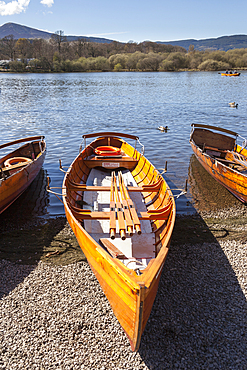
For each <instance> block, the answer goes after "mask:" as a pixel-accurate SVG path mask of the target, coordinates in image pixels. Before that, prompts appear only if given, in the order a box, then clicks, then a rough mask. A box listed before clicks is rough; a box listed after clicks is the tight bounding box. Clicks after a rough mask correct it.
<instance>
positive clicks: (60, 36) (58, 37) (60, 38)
mask: <svg viewBox="0 0 247 370" xmlns="http://www.w3.org/2000/svg"><path fill="white" fill-rule="evenodd" d="M51 38H52V40H53V41H54V42H55V43H56V44H57V47H58V52H59V54H60V53H61V45H62V42H66V41H67V37H66V36H64V32H63V31H61V30H60V31H56V32H55V33H54V34H53V35H52V36H51Z"/></svg>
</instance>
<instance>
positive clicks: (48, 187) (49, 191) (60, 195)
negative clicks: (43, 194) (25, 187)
mask: <svg viewBox="0 0 247 370" xmlns="http://www.w3.org/2000/svg"><path fill="white" fill-rule="evenodd" d="M52 189H61V190H63V188H62V187H52V188H51V187H50V177H49V176H47V187H46V190H47V191H48V193H51V194H54V195H55V196H56V197H57V198H58V199H59V200H60V202H62V203H63V201H62V200H61V199H60V198H59V197H62V196H63V194H59V193H56V192H55V191H53V190H52Z"/></svg>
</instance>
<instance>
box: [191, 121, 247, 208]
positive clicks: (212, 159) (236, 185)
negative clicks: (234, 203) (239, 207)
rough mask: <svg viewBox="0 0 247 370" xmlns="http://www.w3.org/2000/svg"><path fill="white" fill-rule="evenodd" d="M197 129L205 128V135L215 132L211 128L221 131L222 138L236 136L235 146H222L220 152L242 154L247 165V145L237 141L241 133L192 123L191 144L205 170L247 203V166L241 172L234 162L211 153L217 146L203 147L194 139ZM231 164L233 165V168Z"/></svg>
mask: <svg viewBox="0 0 247 370" xmlns="http://www.w3.org/2000/svg"><path fill="white" fill-rule="evenodd" d="M196 130H203V135H206V134H207V133H208V132H211V133H214V132H213V131H211V130H217V131H220V132H221V134H218V135H220V136H222V139H224V137H227V138H228V139H229V138H230V137H229V136H228V135H232V136H235V138H234V139H233V138H232V140H234V141H233V144H234V145H233V148H229V150H223V149H222V148H221V150H219V152H221V153H223V152H224V153H225V152H227V153H232V154H234V153H235V154H241V156H242V157H243V158H244V162H245V163H246V164H245V166H247V150H246V148H245V147H243V146H241V145H237V143H236V139H237V136H239V135H238V134H237V133H236V132H233V131H230V130H226V129H221V128H219V127H215V126H211V125H203V124H192V131H191V136H190V144H191V147H192V150H193V152H194V154H195V156H196V158H197V159H198V161H199V162H200V163H201V165H202V166H203V167H204V168H205V170H206V171H207V172H208V173H209V174H210V175H211V176H212V177H213V178H214V179H215V180H216V181H217V182H219V183H220V184H221V185H223V186H224V187H225V188H226V189H227V190H228V191H229V192H231V193H232V194H233V195H234V196H235V197H236V198H237V199H239V200H240V201H241V202H243V203H247V167H246V171H244V172H241V171H240V170H238V169H237V168H238V167H237V165H236V166H235V167H234V163H233V162H230V161H228V160H225V159H224V158H220V156H218V157H216V156H214V155H213V154H210V153H213V152H215V150H216V151H217V148H211V149H212V150H205V145H204V148H203V146H202V145H201V143H200V144H198V142H196V139H194V136H195V133H196ZM225 134H228V135H225ZM205 140H206V139H205ZM228 143H229V141H228ZM207 145H208V142H207ZM227 145H228V144H227ZM206 148H207V146H206ZM230 149H231V150H230ZM222 157H223V156H222ZM230 166H232V168H231V167H230Z"/></svg>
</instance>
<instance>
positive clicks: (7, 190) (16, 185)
mask: <svg viewBox="0 0 247 370" xmlns="http://www.w3.org/2000/svg"><path fill="white" fill-rule="evenodd" d="M33 139H34V138H33ZM22 141H28V140H27V139H23V140H20V142H22ZM39 141H40V140H36V141H32V142H31V143H29V144H30V145H34V146H36V147H37V149H36V158H33V160H32V161H30V162H29V163H27V165H25V166H23V167H20V168H14V169H13V170H11V167H10V171H5V173H6V172H7V173H8V176H7V177H6V178H5V175H4V173H3V174H2V176H1V177H2V178H1V179H0V213H2V212H3V211H4V210H5V209H6V208H8V207H9V206H10V205H11V204H12V203H13V202H14V201H15V200H16V199H17V198H18V197H19V196H20V195H21V194H22V193H23V192H24V191H25V190H26V189H27V188H28V186H29V185H30V184H31V183H32V181H33V180H34V179H35V177H36V176H37V175H38V173H39V171H40V169H41V167H42V165H43V162H44V159H45V150H46V149H45V142H44V141H42V144H41V145H42V152H40V154H39V152H38V151H39V149H38V148H39ZM29 144H25V145H23V146H22V147H20V148H18V149H17V150H14V151H13V152H11V153H9V154H8V155H6V156H4V157H3V158H1V160H0V165H1V167H3V168H4V162H5V161H6V160H8V159H10V158H12V157H23V155H24V153H27V151H28V152H29V149H27V145H29ZM4 146H8V144H5V145H3V147H4ZM1 147H2V146H1ZM32 148H33V146H32ZM0 174H1V173H0Z"/></svg>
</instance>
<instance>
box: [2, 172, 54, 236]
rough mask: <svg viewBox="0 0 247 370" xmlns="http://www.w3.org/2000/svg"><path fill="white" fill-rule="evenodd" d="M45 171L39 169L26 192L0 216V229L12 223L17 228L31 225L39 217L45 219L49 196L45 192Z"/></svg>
mask: <svg viewBox="0 0 247 370" xmlns="http://www.w3.org/2000/svg"><path fill="white" fill-rule="evenodd" d="M46 186H47V171H45V170H44V169H43V168H41V170H40V172H39V174H38V175H37V177H36V178H35V179H34V181H33V182H32V183H31V185H30V186H29V187H28V188H27V189H26V191H25V192H24V193H23V194H22V195H21V196H20V197H19V198H18V199H17V200H16V201H15V202H14V203H13V204H12V205H11V206H10V207H9V208H7V209H6V210H5V211H4V212H3V213H2V214H1V215H0V228H1V230H2V231H3V230H4V228H5V224H7V225H8V226H9V225H11V224H12V223H14V224H15V225H16V224H18V226H19V227H21V226H22V225H26V224H33V223H35V222H36V220H37V218H39V217H47V214H48V212H47V209H48V207H49V194H48V193H47V191H46Z"/></svg>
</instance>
